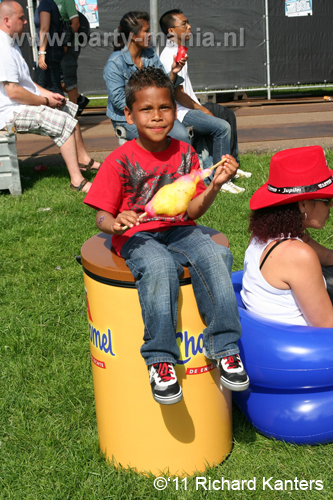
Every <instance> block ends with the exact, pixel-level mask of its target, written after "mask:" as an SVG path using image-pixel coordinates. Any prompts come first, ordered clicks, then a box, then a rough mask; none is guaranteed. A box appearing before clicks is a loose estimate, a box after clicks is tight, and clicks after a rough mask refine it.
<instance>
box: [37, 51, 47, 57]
mask: <svg viewBox="0 0 333 500" xmlns="http://www.w3.org/2000/svg"><path fill="white" fill-rule="evenodd" d="M45 54H46V52H41V51H40V50H39V51H38V55H39V56H41V55H43V56H45Z"/></svg>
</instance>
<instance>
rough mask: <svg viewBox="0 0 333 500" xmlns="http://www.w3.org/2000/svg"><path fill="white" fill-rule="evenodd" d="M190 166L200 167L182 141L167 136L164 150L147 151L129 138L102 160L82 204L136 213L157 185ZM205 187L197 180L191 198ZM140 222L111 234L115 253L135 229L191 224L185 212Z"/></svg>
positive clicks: (196, 158)
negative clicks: (158, 151)
mask: <svg viewBox="0 0 333 500" xmlns="http://www.w3.org/2000/svg"><path fill="white" fill-rule="evenodd" d="M194 169H195V170H199V169H200V167H199V161H198V157H197V155H196V153H195V151H194V149H193V148H192V146H190V145H189V144H186V143H185V142H181V141H177V140H175V139H171V143H170V145H169V147H168V148H167V149H165V150H164V151H161V152H160V153H151V152H149V151H146V150H145V149H143V148H141V147H140V146H139V145H138V144H137V143H136V140H135V139H133V140H132V141H128V142H126V143H125V144H124V145H123V146H120V147H119V148H117V149H115V150H114V151H113V152H112V153H111V154H110V155H109V156H108V157H107V158H106V159H105V160H104V162H103V164H102V166H101V167H100V169H99V171H98V173H97V175H96V177H95V179H94V181H93V183H92V186H91V188H90V190H89V193H88V194H87V196H86V197H85V199H84V203H86V204H87V205H89V206H91V207H92V208H95V209H96V210H104V211H106V212H109V213H111V214H112V215H113V216H114V217H117V215H118V214H119V213H120V212H123V211H124V210H134V212H136V213H137V214H139V215H140V214H142V213H143V212H144V211H145V205H146V204H147V203H148V202H149V201H150V200H151V198H152V197H153V196H154V195H155V193H156V192H157V191H158V190H159V189H160V187H162V186H163V185H165V184H170V182H173V181H175V180H176V179H178V177H180V176H182V175H185V174H188V173H190V172H191V171H192V170H194ZM205 189H206V187H205V184H204V183H203V181H199V182H198V184H197V190H196V194H195V196H194V197H196V196H198V195H199V194H200V193H202V192H203V191H204V190H205ZM142 221H143V223H141V224H140V225H139V226H135V227H133V228H131V229H128V230H127V231H126V232H125V233H124V234H123V235H121V236H119V235H113V237H112V246H113V248H114V249H115V251H116V253H117V254H118V255H120V251H121V248H122V246H123V245H124V243H125V242H126V241H127V240H128V239H129V238H130V237H131V236H132V235H133V234H134V233H136V232H138V231H152V232H155V231H166V230H167V229H170V228H171V227H173V226H175V225H177V226H180V225H195V222H194V221H193V220H191V219H189V217H188V215H187V213H186V212H185V214H181V215H177V216H176V217H164V216H157V217H154V218H149V217H145V218H143V219H142Z"/></svg>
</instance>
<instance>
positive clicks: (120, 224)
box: [111, 210, 140, 234]
mask: <svg viewBox="0 0 333 500" xmlns="http://www.w3.org/2000/svg"><path fill="white" fill-rule="evenodd" d="M139 224H140V220H139V216H138V214H137V213H136V212H133V210H125V211H124V212H121V213H120V214H118V215H117V217H116V218H115V219H113V221H112V223H111V231H112V232H113V233H114V234H123V233H124V232H125V231H126V230H127V229H130V228H131V227H133V226H138V225H139ZM124 226H127V227H126V229H124Z"/></svg>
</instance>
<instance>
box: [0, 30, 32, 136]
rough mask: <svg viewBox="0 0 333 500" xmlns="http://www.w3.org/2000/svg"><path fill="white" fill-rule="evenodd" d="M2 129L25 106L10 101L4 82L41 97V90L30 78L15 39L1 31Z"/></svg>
mask: <svg viewBox="0 0 333 500" xmlns="http://www.w3.org/2000/svg"><path fill="white" fill-rule="evenodd" d="M0 54H1V63H0V129H2V128H4V127H5V125H6V123H7V122H10V121H11V120H12V119H13V116H14V113H19V112H20V111H22V109H23V108H24V106H25V105H24V104H18V103H17V102H16V101H13V100H12V99H10V98H9V97H8V95H7V92H6V91H5V87H4V84H3V82H12V83H18V84H19V85H20V86H21V87H23V88H25V89H26V90H28V91H29V92H31V93H32V94H36V95H40V92H39V90H38V89H37V87H36V85H35V84H34V82H33V81H32V79H31V77H30V72H29V67H28V65H27V63H26V62H25V60H24V59H23V56H22V54H21V51H20V49H19V47H18V46H17V44H16V43H15V42H14V40H13V38H12V37H10V36H9V35H7V33H5V32H4V31H2V30H1V29H0Z"/></svg>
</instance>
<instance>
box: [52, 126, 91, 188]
mask: <svg viewBox="0 0 333 500" xmlns="http://www.w3.org/2000/svg"><path fill="white" fill-rule="evenodd" d="M60 152H61V154H62V157H63V159H64V161H65V163H66V166H67V169H68V172H69V176H70V178H71V184H73V186H76V187H78V186H79V185H80V184H81V182H83V181H84V180H85V178H84V177H83V175H82V173H81V170H80V168H79V163H78V158H77V151H76V143H75V137H74V134H71V135H70V137H69V138H68V139H67V141H66V142H65V144H63V145H62V146H61V147H60ZM90 187H91V182H87V183H86V185H85V186H84V187H83V188H82V192H83V193H88V191H89V189H90Z"/></svg>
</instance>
